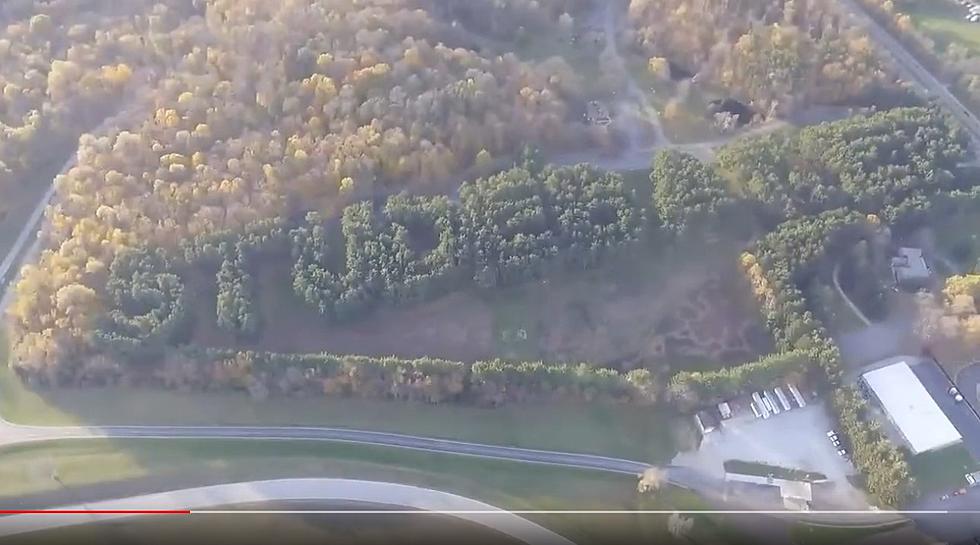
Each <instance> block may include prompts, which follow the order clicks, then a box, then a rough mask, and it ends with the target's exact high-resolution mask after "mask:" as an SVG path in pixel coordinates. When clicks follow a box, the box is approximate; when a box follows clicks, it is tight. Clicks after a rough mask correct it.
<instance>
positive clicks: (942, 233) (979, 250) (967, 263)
mask: <svg viewBox="0 0 980 545" xmlns="http://www.w3.org/2000/svg"><path fill="white" fill-rule="evenodd" d="M933 231H935V236H934V237H933V240H934V241H935V245H936V251H937V252H938V253H939V254H941V255H942V256H944V257H946V258H948V259H950V260H951V261H952V262H953V264H954V265H956V266H957V267H959V269H960V270H967V271H969V270H973V269H974V268H975V267H976V263H977V261H978V260H980V239H978V237H980V214H975V213H969V212H962V213H958V214H952V215H950V216H947V217H946V218H944V219H943V220H942V221H941V222H939V223H937V224H935V225H934V226H933ZM939 265H942V263H940V264H939Z"/></svg>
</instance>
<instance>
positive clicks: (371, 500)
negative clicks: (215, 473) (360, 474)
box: [0, 479, 573, 545]
mask: <svg viewBox="0 0 980 545" xmlns="http://www.w3.org/2000/svg"><path fill="white" fill-rule="evenodd" d="M309 500H316V501H319V502H324V503H331V504H337V503H348V502H355V503H367V504H377V505H379V506H395V507H398V508H400V509H399V510H403V509H407V510H412V511H428V512H441V513H445V514H447V515H448V516H452V517H454V518H459V519H463V520H466V521H469V522H471V523H474V524H478V525H480V526H484V527H487V528H491V529H493V530H496V531H498V532H500V533H502V534H504V535H507V536H510V537H512V538H514V539H516V540H517V541H519V542H522V543H527V544H529V545H538V544H542V545H573V543H572V542H571V541H569V540H568V539H566V538H564V537H562V536H560V535H559V534H557V533H555V532H553V531H551V530H548V529H547V528H544V527H543V526H540V525H538V524H535V523H533V522H531V521H529V520H527V519H525V518H522V517H519V516H517V515H515V514H513V513H511V512H508V511H505V510H503V509H500V508H497V507H494V506H492V505H489V504H486V503H483V502H480V501H476V500H473V499H470V498H465V497H463V496H457V495H456V494H450V493H448V492H441V491H438V490H431V489H428V488H421V487H418V486H409V485H404V484H396V483H385V482H376V481H363V480H354V479H280V480H271V481H252V482H242V483H231V484H221V485H214V486H205V487H199V488H187V489H182V490H171V491H168V492H160V493H156V494H146V495H142V496H133V497H129V498H121V499H115V500H106V501H99V502H90V503H86V504H79V505H69V506H63V507H59V509H60V510H64V511H74V512H76V513H72V514H21V515H12V516H6V517H0V536H14V535H18V534H23V533H27V532H35V531H38V530H50V529H55V528H61V527H66V526H75V525H79V524H88V523H91V522H93V521H96V520H97V521H100V522H103V521H108V520H118V519H124V518H129V517H132V516H133V515H131V514H120V513H112V514H100V515H95V514H93V512H95V511H117V510H126V509H141V510H144V509H146V510H149V509H153V510H185V509H186V510H190V511H191V512H192V513H201V514H203V513H207V512H208V511H209V510H211V509H214V508H219V509H220V508H222V507H225V506H229V505H236V504H250V503H267V502H293V501H309ZM212 512H213V511H212ZM177 516H179V515H177ZM191 516H193V514H192V515H191Z"/></svg>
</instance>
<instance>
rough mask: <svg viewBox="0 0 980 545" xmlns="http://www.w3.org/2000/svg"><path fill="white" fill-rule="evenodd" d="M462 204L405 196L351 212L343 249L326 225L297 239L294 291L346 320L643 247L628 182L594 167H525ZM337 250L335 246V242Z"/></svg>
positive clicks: (481, 185)
mask: <svg viewBox="0 0 980 545" xmlns="http://www.w3.org/2000/svg"><path fill="white" fill-rule="evenodd" d="M459 195H460V200H459V202H458V203H457V202H453V201H450V200H449V199H448V198H446V197H441V196H440V197H422V196H413V197H409V196H404V195H398V196H394V197H390V198H388V199H387V201H386V202H385V204H384V206H383V207H382V208H381V210H380V213H378V212H376V211H375V209H374V207H373V206H372V205H371V203H368V202H361V203H356V204H353V205H350V206H348V207H347V208H346V209H345V210H344V212H343V215H342V217H341V220H340V231H341V234H342V238H343V240H344V243H343V248H338V246H339V243H338V242H337V238H338V237H337V236H336V230H333V231H331V227H335V225H333V226H331V225H330V224H325V223H324V222H323V220H322V219H321V218H320V217H319V216H318V215H315V214H313V215H310V216H308V217H307V222H306V224H305V225H303V226H301V227H299V228H297V229H294V230H293V231H291V233H290V239H291V241H292V248H293V256H294V259H295V262H294V266H293V287H294V289H295V291H296V293H297V294H298V295H299V296H300V297H301V298H303V299H304V300H305V301H306V302H308V303H309V304H311V305H312V306H314V307H315V308H317V309H318V310H319V311H320V312H321V313H322V314H324V315H326V316H329V317H333V318H338V319H346V318H350V317H352V316H356V315H359V314H360V313H362V312H363V311H364V310H366V309H368V308H370V307H371V306H373V305H375V304H377V303H379V302H386V303H389V304H400V303H404V302H410V301H418V300H424V299H427V298H430V297H433V296H435V295H439V294H443V293H446V292H448V291H450V290H452V289H458V288H460V287H462V286H463V285H464V283H475V284H476V285H478V286H481V287H485V288H489V287H494V286H498V285H508V284H514V283H518V282H522V281H526V280H529V279H533V278H538V277H540V276H541V275H542V274H543V272H544V267H545V266H546V265H547V264H548V263H549V262H550V261H552V260H554V259H562V260H563V262H564V263H566V264H568V265H570V266H575V267H589V266H592V265H595V264H596V263H598V262H599V261H600V259H601V258H602V256H603V255H604V254H605V253H606V252H608V251H609V250H611V249H613V248H616V247H619V246H622V245H623V244H627V243H629V242H631V241H634V240H636V239H637V238H638V236H639V233H640V230H641V229H642V227H643V207H641V206H640V205H639V203H637V202H636V198H635V196H634V194H633V192H632V191H630V190H627V189H626V188H625V187H624V185H623V180H622V178H621V177H620V176H619V175H617V174H613V173H608V172H601V171H599V170H596V169H594V168H592V167H589V166H586V165H578V166H575V167H559V168H554V167H547V168H544V169H542V170H541V171H539V172H536V173H532V172H531V171H529V170H527V169H525V168H523V167H515V168H512V169H510V170H506V171H503V172H501V173H498V174H495V175H493V176H490V177H488V178H486V179H481V180H478V181H476V182H473V183H466V184H464V185H463V187H462V188H461V189H460V192H459ZM332 241H333V242H332Z"/></svg>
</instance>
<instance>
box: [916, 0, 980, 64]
mask: <svg viewBox="0 0 980 545" xmlns="http://www.w3.org/2000/svg"><path fill="white" fill-rule="evenodd" d="M902 11H903V12H905V13H906V14H908V15H909V17H911V18H912V22H913V23H914V24H915V26H916V27H917V28H919V29H920V30H921V31H922V32H924V33H925V34H926V35H928V36H929V37H930V38H932V39H933V40H934V41H935V42H936V48H937V49H938V50H939V52H943V51H946V49H947V48H948V47H949V45H950V44H954V43H955V44H957V45H959V46H961V47H965V48H966V49H968V50H969V51H970V52H971V53H973V54H976V53H980V23H971V22H969V21H967V20H965V19H964V18H963V17H965V16H966V14H967V9H966V8H965V7H962V6H960V5H958V4H954V3H953V2H951V1H950V0H934V1H931V2H917V3H914V4H912V5H910V6H906V7H903V8H902Z"/></svg>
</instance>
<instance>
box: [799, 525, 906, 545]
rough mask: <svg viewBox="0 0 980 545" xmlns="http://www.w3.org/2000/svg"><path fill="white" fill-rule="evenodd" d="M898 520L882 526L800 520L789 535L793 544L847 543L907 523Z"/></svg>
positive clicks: (841, 544)
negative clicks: (841, 524)
mask: <svg viewBox="0 0 980 545" xmlns="http://www.w3.org/2000/svg"><path fill="white" fill-rule="evenodd" d="M907 524H908V523H907V522H899V523H895V524H890V525H884V526H861V527H847V526H823V525H818V524H808V523H805V522H800V523H797V524H794V525H793V526H792V527H791V528H790V536H791V539H792V541H793V543H794V544H795V545H848V544H850V543H856V542H858V541H861V540H862V539H865V538H868V537H870V536H873V535H877V534H882V533H885V532H890V531H894V530H895V529H897V528H899V527H902V526H905V525H907Z"/></svg>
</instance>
